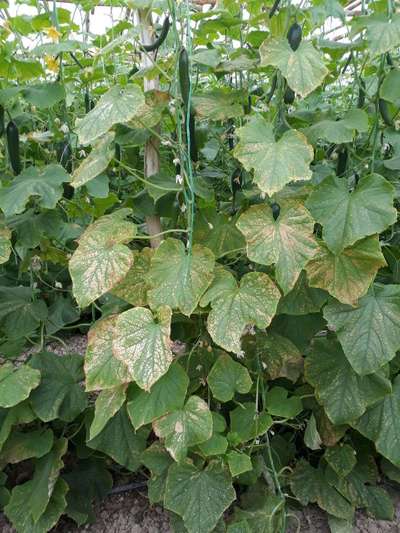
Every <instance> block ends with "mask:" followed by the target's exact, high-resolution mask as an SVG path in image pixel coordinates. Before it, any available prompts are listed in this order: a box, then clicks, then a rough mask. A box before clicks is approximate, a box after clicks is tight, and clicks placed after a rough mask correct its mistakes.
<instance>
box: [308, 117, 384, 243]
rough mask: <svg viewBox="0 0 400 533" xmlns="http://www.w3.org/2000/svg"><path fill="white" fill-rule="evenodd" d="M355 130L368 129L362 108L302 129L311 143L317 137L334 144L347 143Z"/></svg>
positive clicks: (313, 142) (351, 138) (315, 140)
mask: <svg viewBox="0 0 400 533" xmlns="http://www.w3.org/2000/svg"><path fill="white" fill-rule="evenodd" d="M356 131H359V132H366V131H368V115H367V113H366V112H365V111H363V110H362V109H350V110H349V111H348V112H347V113H346V115H345V116H344V118H342V119H341V120H321V121H320V122H316V123H315V124H313V125H312V126H310V127H309V128H306V129H305V130H303V132H304V133H305V135H306V137H307V139H308V140H309V142H310V143H312V144H316V142H317V141H318V140H319V139H325V140H326V141H328V142H330V143H335V144H341V143H349V142H351V141H352V140H353V138H354V135H355V132H356ZM343 181H345V180H343ZM373 233H375V232H373Z"/></svg>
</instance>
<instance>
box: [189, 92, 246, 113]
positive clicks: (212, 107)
mask: <svg viewBox="0 0 400 533" xmlns="http://www.w3.org/2000/svg"><path fill="white" fill-rule="evenodd" d="M242 99H243V95H242V93H235V92H233V91H232V90H231V91H229V92H227V91H224V90H221V89H216V90H214V91H212V92H209V93H204V94H201V95H196V96H194V97H193V99H192V101H193V106H194V109H195V112H196V115H198V116H199V117H200V118H206V119H209V120H227V119H228V118H236V117H241V116H243V114H244V111H243V105H242Z"/></svg>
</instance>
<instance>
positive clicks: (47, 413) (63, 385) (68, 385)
mask: <svg viewBox="0 0 400 533" xmlns="http://www.w3.org/2000/svg"><path fill="white" fill-rule="evenodd" d="M29 365H30V366H31V367H32V368H35V369H36V370H40V373H41V375H42V379H41V381H40V385H39V386H38V387H37V388H36V389H35V390H34V391H32V393H31V396H30V402H31V405H32V408H33V410H34V412H35V414H36V415H37V416H38V417H39V418H40V420H43V422H50V421H51V420H55V419H56V418H59V419H61V420H63V421H64V422H72V420H74V418H76V417H77V416H78V415H79V414H80V413H81V412H82V411H83V410H84V409H85V408H86V406H87V397H86V394H85V391H84V390H83V387H82V386H81V382H82V381H83V379H84V374H83V357H81V356H80V355H78V354H71V355H63V356H59V355H56V354H55V353H50V352H40V353H36V354H34V355H33V356H32V358H31V359H30V361H29Z"/></svg>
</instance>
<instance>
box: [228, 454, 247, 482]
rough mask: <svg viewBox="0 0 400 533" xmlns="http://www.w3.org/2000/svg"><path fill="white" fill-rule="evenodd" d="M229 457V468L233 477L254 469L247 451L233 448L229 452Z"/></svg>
mask: <svg viewBox="0 0 400 533" xmlns="http://www.w3.org/2000/svg"><path fill="white" fill-rule="evenodd" d="M227 459H228V466H229V470H230V472H231V474H232V476H233V477H235V476H239V475H240V474H243V473H244V472H249V471H250V470H253V465H252V462H251V459H250V457H249V456H248V455H247V454H246V453H242V452H237V451H235V450H232V451H231V452H229V453H228V455H227Z"/></svg>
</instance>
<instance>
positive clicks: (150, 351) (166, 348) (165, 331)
mask: <svg viewBox="0 0 400 533" xmlns="http://www.w3.org/2000/svg"><path fill="white" fill-rule="evenodd" d="M171 315H172V313H171V309H170V308H169V307H167V306H163V307H159V308H158V310H157V313H156V314H155V316H154V315H153V313H152V312H151V311H150V310H149V309H145V308H144V307H135V308H134V309H128V311H125V312H124V313H121V314H120V315H119V316H118V318H117V321H116V324H115V328H114V340H113V353H114V355H115V357H117V358H118V359H119V360H120V361H122V362H123V363H124V364H125V365H126V366H127V368H128V371H129V373H130V375H131V377H132V379H133V380H134V381H135V382H136V383H137V384H138V385H139V387H141V388H142V389H144V390H146V391H148V390H150V388H151V386H152V385H153V384H154V383H156V381H158V380H159V379H160V378H161V376H163V375H164V374H165V373H166V372H167V371H168V368H169V367H170V365H171V363H172V359H173V354H172V351H171V340H170V332H171Z"/></svg>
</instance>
